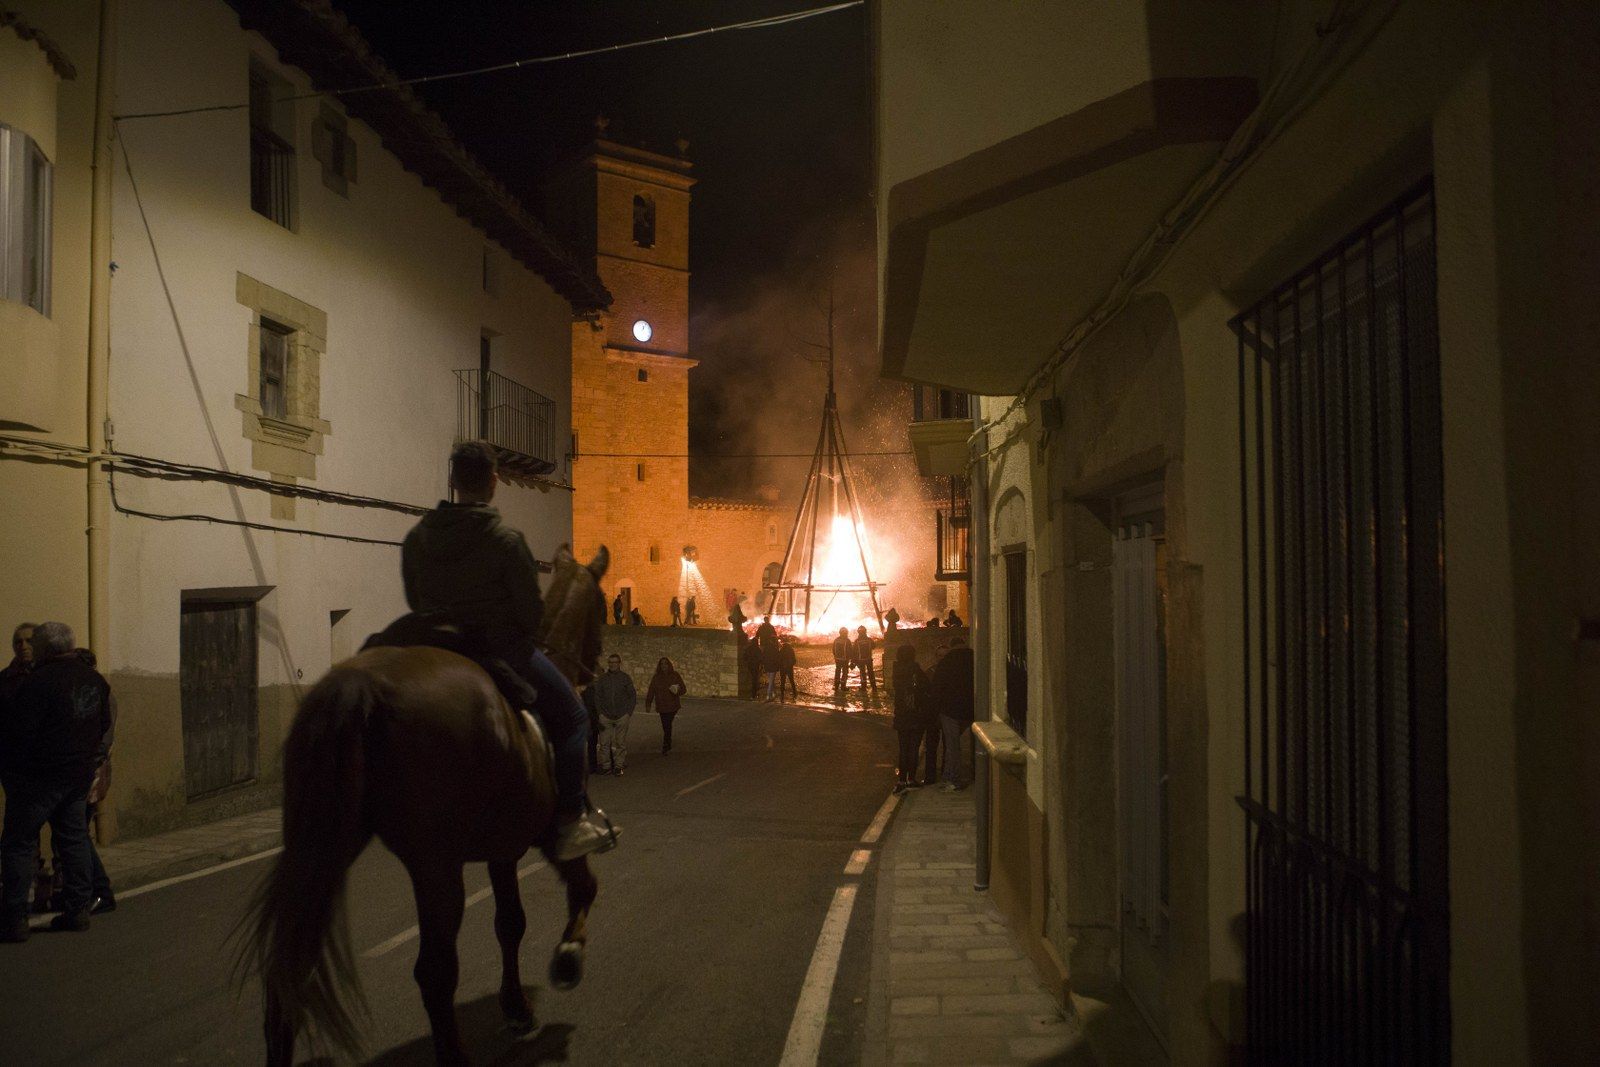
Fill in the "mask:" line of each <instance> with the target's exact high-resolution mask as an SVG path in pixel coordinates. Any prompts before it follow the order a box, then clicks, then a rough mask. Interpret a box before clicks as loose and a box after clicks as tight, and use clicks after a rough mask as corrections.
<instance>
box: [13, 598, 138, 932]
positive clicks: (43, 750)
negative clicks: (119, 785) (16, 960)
mask: <svg viewBox="0 0 1600 1067" xmlns="http://www.w3.org/2000/svg"><path fill="white" fill-rule="evenodd" d="M31 643H32V649H33V661H34V666H33V669H32V670H31V671H30V672H29V673H28V676H27V678H26V679H25V680H24V681H23V683H22V684H21V685H19V686H18V687H17V689H16V690H15V692H14V693H13V694H12V695H11V698H10V700H9V705H10V706H9V707H7V708H5V709H3V711H0V759H3V761H4V762H3V764H0V780H3V782H4V785H5V791H6V814H5V824H4V828H3V829H0V941H26V940H27V938H28V889H29V887H30V885H31V884H32V883H33V874H34V865H35V862H36V860H37V856H38V849H39V830H40V828H41V827H43V826H44V824H45V823H47V822H48V823H49V824H50V830H51V833H52V835H53V838H54V842H55V848H56V851H57V852H58V853H59V854H60V856H61V864H62V868H63V870H62V886H61V897H62V905H63V908H62V912H61V914H60V915H58V916H56V917H55V918H54V919H53V920H51V922H50V927H51V929H54V930H87V929H88V928H89V907H90V903H91V902H90V891H91V873H90V870H91V865H92V860H91V858H90V854H89V824H88V813H87V808H86V801H87V798H88V794H89V786H90V785H91V784H92V783H93V781H94V772H95V765H96V763H97V760H98V757H99V753H100V745H101V741H102V739H103V738H104V737H105V736H106V731H107V730H108V729H109V728H110V714H111V711H110V701H109V696H110V692H111V689H110V686H109V685H107V684H106V680H105V679H104V678H102V677H101V676H100V673H99V672H98V671H96V670H95V669H94V668H93V667H91V666H89V665H88V664H87V663H86V662H84V660H83V658H82V657H80V656H78V655H76V654H75V653H74V651H73V649H74V648H75V647H76V642H75V641H74V639H73V635H72V627H70V626H68V625H67V624H66V623H63V622H45V623H40V624H39V625H38V626H36V627H34V629H33V636H32V641H31Z"/></svg>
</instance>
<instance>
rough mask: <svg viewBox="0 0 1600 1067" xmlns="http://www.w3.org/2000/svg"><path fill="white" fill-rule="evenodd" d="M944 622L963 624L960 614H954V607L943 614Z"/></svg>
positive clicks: (951, 624)
mask: <svg viewBox="0 0 1600 1067" xmlns="http://www.w3.org/2000/svg"><path fill="white" fill-rule="evenodd" d="M944 624H945V625H946V626H961V625H963V623H962V621H961V616H960V615H957V614H956V609H955V608H951V609H950V611H949V613H948V614H947V615H945V617H944Z"/></svg>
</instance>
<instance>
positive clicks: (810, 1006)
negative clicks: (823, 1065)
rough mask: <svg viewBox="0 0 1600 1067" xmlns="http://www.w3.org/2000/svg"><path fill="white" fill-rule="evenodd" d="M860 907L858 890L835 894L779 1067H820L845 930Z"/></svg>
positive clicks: (844, 887)
mask: <svg viewBox="0 0 1600 1067" xmlns="http://www.w3.org/2000/svg"><path fill="white" fill-rule="evenodd" d="M855 906H856V887H855V886H854V885H842V886H840V887H839V888H838V889H835V890H834V891H833V903H832V904H829V905H828V915H827V917H826V918H825V919H823V920H822V933H820V934H818V935H817V948H816V951H814V952H813V953H812V954H811V966H810V967H808V968H807V969H806V980H805V984H804V985H802V986H801V987H800V1000H799V1002H798V1003H797V1004H795V1006H794V1019H793V1020H792V1021H791V1022H790V1023H789V1037H788V1039H787V1040H786V1041H784V1043H783V1058H782V1059H781V1060H779V1061H778V1067H816V1063H817V1057H818V1055H820V1054H821V1052H822V1031H823V1028H824V1027H825V1026H827V1023H828V1001H830V1000H831V999H833V983H834V979H835V978H837V977H838V975H839V956H840V954H841V953H843V951H844V935H845V931H846V930H848V929H849V928H850V912H851V910H852V909H854V908H855Z"/></svg>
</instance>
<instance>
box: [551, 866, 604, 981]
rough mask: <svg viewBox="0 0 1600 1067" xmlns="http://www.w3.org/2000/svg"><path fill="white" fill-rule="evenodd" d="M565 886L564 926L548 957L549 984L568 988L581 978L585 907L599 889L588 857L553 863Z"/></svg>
mask: <svg viewBox="0 0 1600 1067" xmlns="http://www.w3.org/2000/svg"><path fill="white" fill-rule="evenodd" d="M555 867H556V872H557V873H558V874H560V875H561V880H562V881H563V882H565V883H566V886H567V928H566V930H565V931H564V932H563V933H562V935H561V944H559V945H557V946H556V952H555V956H554V957H552V958H551V960H550V984H551V985H553V986H555V987H556V988H557V989H571V988H572V987H573V986H575V985H577V984H578V982H579V981H580V980H581V979H582V978H583V946H584V944H585V943H586V942H587V941H588V940H589V908H590V907H591V906H592V905H593V904H594V898H595V896H596V895H597V894H598V893H599V891H600V883H599V882H597V881H595V877H594V872H593V871H591V870H590V869H589V858H588V857H587V856H580V857H578V858H577V859H575V860H567V861H565V862H562V863H557V864H556V865H555Z"/></svg>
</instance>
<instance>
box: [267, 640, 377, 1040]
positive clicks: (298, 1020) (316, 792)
mask: <svg viewBox="0 0 1600 1067" xmlns="http://www.w3.org/2000/svg"><path fill="white" fill-rule="evenodd" d="M378 704H379V697H378V690H377V683H376V681H375V679H374V678H373V677H372V675H371V674H370V673H368V672H367V671H365V670H363V669H361V668H359V667H354V666H341V667H335V668H333V670H331V671H329V672H328V674H327V676H326V677H324V678H323V679H322V680H321V681H320V682H318V683H317V684H316V685H315V686H314V687H313V688H312V689H311V691H310V692H309V693H307V694H306V696H305V699H304V700H302V701H301V702H300V711H299V713H298V714H297V715H296V716H295V720H294V725H293V727H291V728H290V730H289V737H288V740H287V741H285V742H284V747H283V852H282V853H281V854H279V856H278V859H277V862H276V863H274V864H273V868H272V872H271V873H270V874H269V875H268V876H267V879H266V881H265V882H264V883H263V884H262V886H261V889H260V890H259V891H258V893H257V895H256V898H255V902H254V904H253V905H252V907H251V910H250V912H249V913H248V915H247V916H246V919H245V922H246V924H247V926H246V942H245V944H244V960H245V962H246V963H247V964H249V965H253V969H254V970H255V971H256V973H258V974H259V975H260V977H261V985H262V992H263V993H264V994H265V996H266V1006H267V1017H268V1019H269V1020H273V1019H276V1020H278V1022H279V1024H280V1025H287V1026H288V1027H289V1028H290V1029H289V1031H288V1033H289V1035H290V1040H292V1039H293V1038H292V1035H293V1034H295V1033H302V1032H306V1031H307V1030H310V1031H311V1033H312V1035H313V1039H314V1040H320V1041H322V1042H325V1043H326V1044H327V1045H329V1046H331V1047H333V1048H336V1049H338V1050H340V1051H341V1052H345V1053H347V1054H349V1055H351V1056H352V1057H353V1056H354V1055H355V1054H356V1053H357V1052H358V1051H359V1035H358V1031H357V1027H356V1016H357V1015H359V1014H361V1013H362V1012H363V1010H364V1005H363V1003H362V998H361V989H360V983H359V980H358V976H357V973H356V966H355V959H354V957H353V954H352V952H351V948H350V929H349V926H348V924H347V923H346V921H345V915H344V890H345V876H346V873H347V872H348V871H349V868H350V865H351V864H352V863H354V862H355V859H356V857H357V856H358V855H360V853H361V850H362V849H363V848H365V847H366V844H367V842H368V841H369V840H370V839H371V837H372V831H371V830H370V829H369V827H368V825H367V822H366V819H365V815H364V810H363V809H364V801H365V794H366V774H367V767H366V764H367V734H368V723H369V721H370V719H371V717H372V715H373V712H374V710H375V709H376V708H377V706H378Z"/></svg>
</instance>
